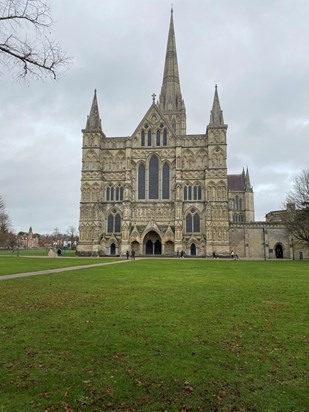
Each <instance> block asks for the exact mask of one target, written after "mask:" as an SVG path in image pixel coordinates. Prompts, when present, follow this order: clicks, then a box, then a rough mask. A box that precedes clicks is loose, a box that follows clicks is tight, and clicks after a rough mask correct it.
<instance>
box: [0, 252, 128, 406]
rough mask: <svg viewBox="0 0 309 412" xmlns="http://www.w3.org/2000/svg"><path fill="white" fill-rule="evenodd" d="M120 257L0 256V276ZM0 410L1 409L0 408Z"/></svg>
mask: <svg viewBox="0 0 309 412" xmlns="http://www.w3.org/2000/svg"><path fill="white" fill-rule="evenodd" d="M117 260H124V259H121V258H65V257H55V258H40V257H29V258H28V257H19V258H17V257H14V256H11V257H0V277H1V276H3V275H11V274H15V273H22V272H35V271H39V270H48V269H57V268H65V267H71V266H84V265H92V264H96V263H107V262H113V261H117ZM0 412H1V410H0Z"/></svg>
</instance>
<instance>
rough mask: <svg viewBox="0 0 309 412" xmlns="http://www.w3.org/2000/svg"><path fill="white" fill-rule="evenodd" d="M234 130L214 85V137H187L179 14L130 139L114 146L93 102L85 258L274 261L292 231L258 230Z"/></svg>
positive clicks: (86, 164)
mask: <svg viewBox="0 0 309 412" xmlns="http://www.w3.org/2000/svg"><path fill="white" fill-rule="evenodd" d="M227 128H228V127H227V125H226V124H225V123H224V120H223V113H222V110H221V106H220V102H219V96H218V90H217V86H216V87H215V92H214V99H213V104H212V110H211V115H210V121H209V124H208V126H207V127H206V132H205V133H201V134H197V135H188V134H186V109H185V104H184V100H183V98H182V94H181V89H180V81H179V73H178V63H177V53H176V43H175V33H174V23H173V13H172V15H171V20H170V27H169V34H168V41H167V50H166V58H165V68H164V75H163V83H162V87H161V93H160V96H159V100H158V101H156V96H155V95H153V101H152V104H151V106H150V107H149V109H148V110H147V112H146V114H145V115H144V116H143V118H142V120H141V121H140V123H139V124H138V126H137V128H136V130H135V131H134V133H133V134H132V135H131V136H129V137H113V138H108V137H106V135H105V134H104V132H103V130H102V127H101V119H100V116H99V109H98V102H97V95H96V91H95V93H94V97H93V101H92V106H91V110H90V114H89V116H88V119H87V123H86V127H85V129H84V130H83V147H82V177H81V203H80V226H79V231H80V241H79V245H78V249H77V253H78V255H80V256H98V255H100V256H107V255H122V254H125V253H126V251H127V250H129V251H132V250H134V251H135V252H136V255H137V256H138V255H163V256H175V255H176V254H177V253H178V252H179V253H180V252H181V251H183V252H184V253H185V254H186V255H189V256H201V257H206V256H212V255H213V253H216V254H217V255H220V256H230V253H231V250H232V249H233V250H237V253H238V254H239V256H241V257H252V258H260V257H261V256H263V254H264V253H267V254H268V257H273V255H274V252H273V251H274V250H275V249H276V244H278V241H276V236H277V235H273V234H272V233H273V231H274V233H275V234H278V235H279V234H280V236H283V237H284V233H283V232H282V231H283V230H284V229H282V228H281V227H280V228H279V227H278V225H277V226H276V225H272V226H271V227H269V228H268V229H267V231H265V230H264V231H263V225H262V224H257V223H254V194H253V189H252V186H251V184H250V178H249V172H248V169H247V170H246V171H245V170H244V169H243V170H242V172H241V173H240V174H238V175H228V173H227ZM264 226H265V224H264ZM279 226H280V225H279ZM279 232H280V233H279ZM261 236H265V238H267V242H268V243H267V244H268V245H269V246H267V250H266V252H265V250H264V248H262V247H261ZM268 239H269V240H268ZM284 239H285V240H284V242H283V243H282V248H283V251H284V252H286V251H287V250H288V244H289V241H288V239H287V240H286V237H285V238H284ZM276 242H277V243H276ZM257 245H258V246H257ZM277 249H278V247H277ZM277 249H276V250H277Z"/></svg>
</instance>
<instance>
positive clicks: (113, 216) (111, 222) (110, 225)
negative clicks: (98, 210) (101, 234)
mask: <svg viewBox="0 0 309 412" xmlns="http://www.w3.org/2000/svg"><path fill="white" fill-rule="evenodd" d="M107 232H109V233H120V232H121V217H120V214H119V213H114V212H113V213H110V214H109V215H108V218H107Z"/></svg>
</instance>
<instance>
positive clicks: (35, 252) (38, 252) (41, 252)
mask: <svg viewBox="0 0 309 412" xmlns="http://www.w3.org/2000/svg"><path fill="white" fill-rule="evenodd" d="M17 254H19V256H48V251H47V250H46V249H45V248H42V249H19V250H18V251H17V250H16V249H14V252H12V250H7V249H0V257H1V256H17ZM63 256H66V257H75V250H70V249H67V250H63Z"/></svg>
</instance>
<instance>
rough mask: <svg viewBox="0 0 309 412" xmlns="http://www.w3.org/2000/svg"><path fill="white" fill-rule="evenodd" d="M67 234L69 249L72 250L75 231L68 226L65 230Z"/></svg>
mask: <svg viewBox="0 0 309 412" xmlns="http://www.w3.org/2000/svg"><path fill="white" fill-rule="evenodd" d="M67 234H68V239H69V241H70V249H72V246H73V245H74V242H76V241H77V230H76V228H75V227H74V226H70V227H69V228H68V230H67Z"/></svg>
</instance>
